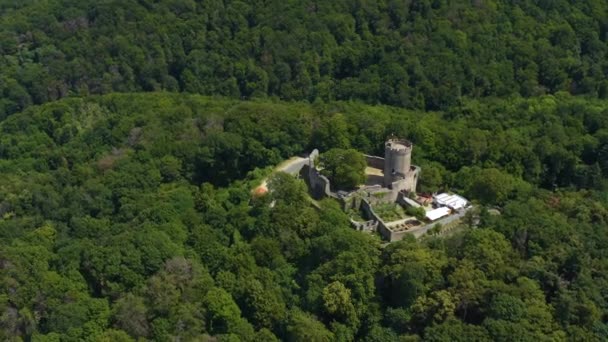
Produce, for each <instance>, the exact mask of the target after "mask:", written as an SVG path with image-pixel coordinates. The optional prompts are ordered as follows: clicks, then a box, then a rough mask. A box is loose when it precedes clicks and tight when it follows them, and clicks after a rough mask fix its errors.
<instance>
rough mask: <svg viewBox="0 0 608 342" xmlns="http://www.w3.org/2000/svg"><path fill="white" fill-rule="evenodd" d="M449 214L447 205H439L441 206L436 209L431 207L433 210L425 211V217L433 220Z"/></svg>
mask: <svg viewBox="0 0 608 342" xmlns="http://www.w3.org/2000/svg"><path fill="white" fill-rule="evenodd" d="M449 214H450V208H448V207H441V208H437V209H433V210H429V211H427V212H426V218H427V219H429V220H431V221H435V220H437V219H439V218H442V217H444V216H448V215H449Z"/></svg>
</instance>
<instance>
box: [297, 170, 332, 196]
mask: <svg viewBox="0 0 608 342" xmlns="http://www.w3.org/2000/svg"><path fill="white" fill-rule="evenodd" d="M300 177H301V178H302V179H304V182H306V185H308V188H309V189H310V193H311V194H312V197H313V198H314V199H321V198H323V197H336V195H335V194H334V193H333V192H331V189H330V182H329V179H327V177H325V176H323V175H322V174H321V173H320V172H319V171H317V169H315V168H312V167H310V166H309V165H304V167H302V169H301V170H300Z"/></svg>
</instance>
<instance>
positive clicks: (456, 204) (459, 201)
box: [433, 193, 469, 210]
mask: <svg viewBox="0 0 608 342" xmlns="http://www.w3.org/2000/svg"><path fill="white" fill-rule="evenodd" d="M433 201H434V202H435V204H437V205H438V206H442V207H448V208H450V209H453V210H459V209H462V208H466V206H467V205H468V204H469V202H468V201H467V200H466V198H464V197H462V196H458V195H456V194H453V195H450V194H446V193H443V194H439V195H435V196H433Z"/></svg>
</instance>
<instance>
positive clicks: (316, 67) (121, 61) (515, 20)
mask: <svg viewBox="0 0 608 342" xmlns="http://www.w3.org/2000/svg"><path fill="white" fill-rule="evenodd" d="M0 13H2V16H1V17H0V52H1V55H2V57H1V58H0V94H2V99H1V100H0V117H4V116H6V115H8V114H11V113H14V112H17V111H20V110H22V109H23V108H25V107H27V106H29V105H31V104H40V103H44V102H47V101H51V100H55V99H58V98H62V97H65V96H69V95H88V94H100V93H108V92H117V91H118V92H125V91H155V90H156V91H157V90H166V91H184V92H189V93H199V94H206V95H224V96H231V97H234V98H253V97H267V96H272V97H279V98H281V99H283V100H306V101H311V102H313V101H318V100H322V101H329V100H348V99H357V100H361V101H365V102H367V103H383V104H390V105H396V106H403V107H407V108H416V109H432V110H436V109H447V108H448V107H451V106H454V105H458V104H459V99H460V98H461V97H462V96H466V97H472V98H480V97H487V96H501V97H503V96H510V95H514V94H519V95H522V96H526V97H528V96H538V95H542V94H553V93H556V92H559V91H567V92H570V93H572V94H587V95H590V96H592V97H600V98H606V97H607V96H608V81H606V68H607V64H606V63H608V62H607V60H608V59H607V58H606V56H607V52H608V47H607V45H606V42H607V40H608V34H607V33H608V19H607V18H608V4H607V3H606V2H605V1H602V0H585V1H566V0H553V1H507V0H483V1H482V0H479V1H446V0H434V1H431V0H417V1H396V0H381V1H363V0H359V1H352V0H339V1H338V0H336V1H296V0H289V1H233V0H224V1H201V0H161V1H150V0H140V1H136V0H125V1H101V2H100V1H96V0H80V1H75V0H49V1H34V0H30V1H17V2H16V1H13V0H0ZM336 147H342V148H346V146H336Z"/></svg>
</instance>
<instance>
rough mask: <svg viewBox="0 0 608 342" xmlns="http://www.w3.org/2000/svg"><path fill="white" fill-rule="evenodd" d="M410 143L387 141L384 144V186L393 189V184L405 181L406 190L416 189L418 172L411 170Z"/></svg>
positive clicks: (405, 141) (401, 140)
mask: <svg viewBox="0 0 608 342" xmlns="http://www.w3.org/2000/svg"><path fill="white" fill-rule="evenodd" d="M412 148H413V145H412V143H411V142H410V141H408V140H404V139H389V140H387V141H386V143H385V144H384V186H385V187H387V188H393V183H395V182H398V181H404V180H407V183H408V184H407V185H408V186H407V188H414V189H415V188H416V181H417V176H418V172H417V170H415V168H412Z"/></svg>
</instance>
